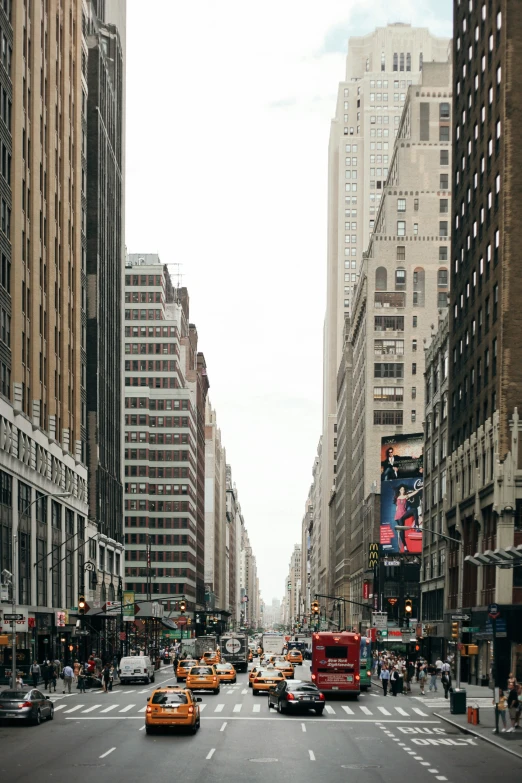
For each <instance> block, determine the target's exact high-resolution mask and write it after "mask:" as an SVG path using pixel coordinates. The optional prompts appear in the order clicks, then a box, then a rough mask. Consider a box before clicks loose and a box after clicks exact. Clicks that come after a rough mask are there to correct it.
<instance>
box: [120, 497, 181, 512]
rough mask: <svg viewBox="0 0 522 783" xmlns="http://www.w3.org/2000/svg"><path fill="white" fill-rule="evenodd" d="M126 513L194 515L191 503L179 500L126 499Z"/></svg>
mask: <svg viewBox="0 0 522 783" xmlns="http://www.w3.org/2000/svg"><path fill="white" fill-rule="evenodd" d="M124 505H125V510H126V511H154V512H155V513H161V514H164V513H165V512H167V513H171V512H174V513H178V514H179V513H180V512H182V511H184V512H187V513H190V514H192V515H193V516H194V515H195V513H196V510H195V508H194V506H193V505H192V503H189V502H188V501H187V502H185V501H179V500H147V499H146V498H144V499H142V500H138V499H136V500H133V499H127V500H125V501H124Z"/></svg>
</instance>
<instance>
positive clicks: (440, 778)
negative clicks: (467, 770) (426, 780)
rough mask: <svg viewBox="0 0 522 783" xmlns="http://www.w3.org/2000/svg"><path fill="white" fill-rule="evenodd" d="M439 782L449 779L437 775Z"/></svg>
mask: <svg viewBox="0 0 522 783" xmlns="http://www.w3.org/2000/svg"><path fill="white" fill-rule="evenodd" d="M436 777H437V780H447V779H448V778H445V777H444V775H437V776H436Z"/></svg>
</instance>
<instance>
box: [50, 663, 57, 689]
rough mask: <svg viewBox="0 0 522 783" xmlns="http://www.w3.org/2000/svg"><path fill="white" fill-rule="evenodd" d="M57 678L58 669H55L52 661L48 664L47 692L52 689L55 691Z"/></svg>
mask: <svg viewBox="0 0 522 783" xmlns="http://www.w3.org/2000/svg"><path fill="white" fill-rule="evenodd" d="M57 679H58V671H57V670H56V664H55V663H54V661H52V662H51V663H50V664H49V693H50V692H51V691H52V690H53V688H54V692H55V693H56V681H57Z"/></svg>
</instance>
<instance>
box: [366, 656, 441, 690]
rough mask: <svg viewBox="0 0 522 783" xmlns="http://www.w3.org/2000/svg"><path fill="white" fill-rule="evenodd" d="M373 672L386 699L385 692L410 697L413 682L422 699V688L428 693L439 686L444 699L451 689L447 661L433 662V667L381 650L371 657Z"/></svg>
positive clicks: (420, 661) (420, 659) (423, 662)
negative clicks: (379, 681) (380, 684)
mask: <svg viewBox="0 0 522 783" xmlns="http://www.w3.org/2000/svg"><path fill="white" fill-rule="evenodd" d="M373 672H374V675H375V676H376V677H378V678H379V679H380V680H381V683H382V689H383V693H384V695H385V696H387V695H388V689H390V691H391V695H392V696H397V694H398V693H403V694H405V695H407V694H408V693H411V684H412V682H414V681H415V682H418V683H419V686H420V693H421V696H424V695H425V693H426V686H427V687H428V690H429V691H435V692H436V691H438V690H439V684H440V685H441V688H442V690H443V691H444V697H445V698H446V699H447V698H448V694H449V693H450V692H451V690H452V688H453V685H452V676H451V658H449V657H448V658H447V659H446V660H444V661H442V660H441V659H440V658H437V660H436V661H435V662H434V663H429V662H428V661H425V660H424V659H423V658H419V659H418V660H417V661H411V660H408V659H407V658H406V657H405V656H403V655H397V654H395V653H393V652H388V651H386V650H385V651H384V652H382V653H379V654H375V656H374V660H373Z"/></svg>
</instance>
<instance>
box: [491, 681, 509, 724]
mask: <svg viewBox="0 0 522 783" xmlns="http://www.w3.org/2000/svg"><path fill="white" fill-rule="evenodd" d="M493 704H495V699H493ZM497 710H498V714H499V717H500V719H501V721H502V725H503V727H504V728H503V729H502V731H503V732H504V731H507V721H506V712H507V699H506V694H505V693H504V691H503V690H502V688H499V695H498V704H497ZM494 731H495V732H496V729H495V730H494Z"/></svg>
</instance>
